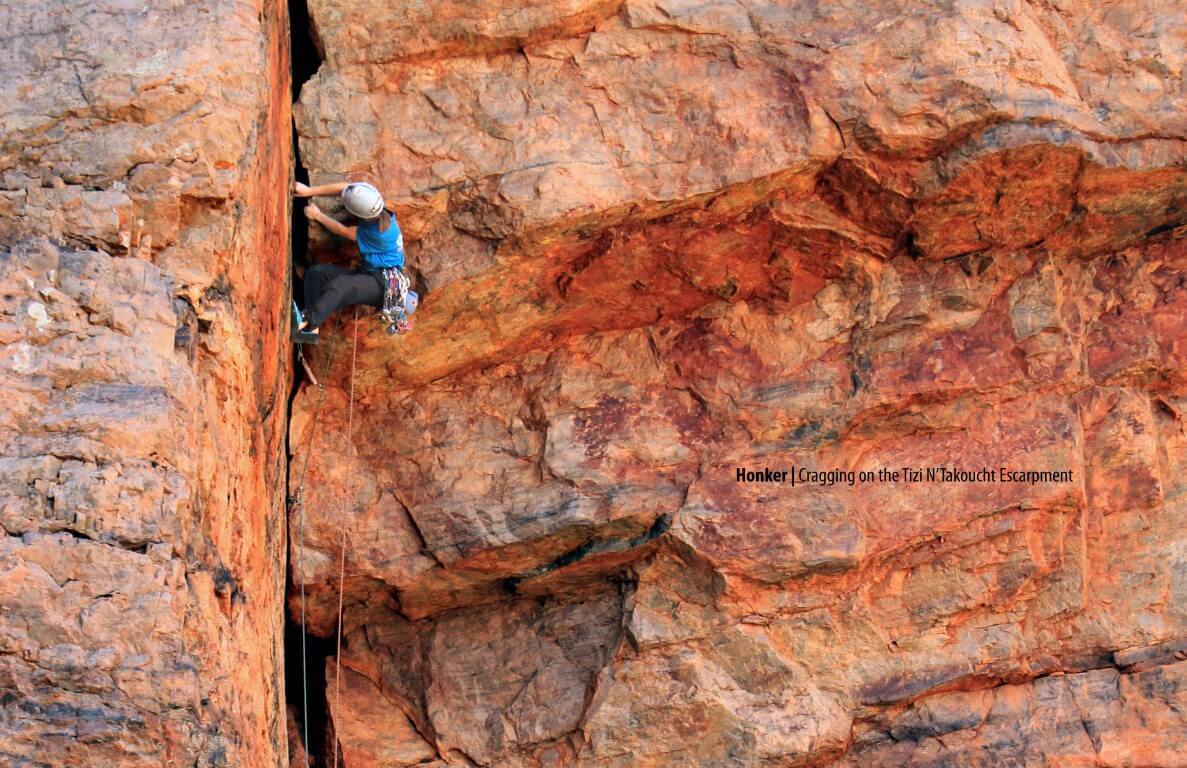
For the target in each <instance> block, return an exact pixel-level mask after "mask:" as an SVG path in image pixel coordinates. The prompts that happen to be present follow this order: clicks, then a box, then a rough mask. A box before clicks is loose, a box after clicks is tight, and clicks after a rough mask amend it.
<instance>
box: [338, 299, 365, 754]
mask: <svg viewBox="0 0 1187 768" xmlns="http://www.w3.org/2000/svg"><path fill="white" fill-rule="evenodd" d="M358 352H359V308H358V307H357V306H356V307H355V308H354V343H353V345H352V346H351V350H350V400H349V401H348V402H349V405H348V406H347V411H346V414H347V415H346V445H347V446H348V447H349V446H351V445H354V364H355V360H356V359H357V358H358ZM348 460H349V461H350V469H349V470H348V471H347V473H346V490H347V494H350V493H353V492H354V465H355V461H354V456H349V457H348ZM349 499H350V496H349V495H348V496H347V498H346V499H345V500H343V502H342V538H341V542H340V547H339V549H340V554H339V556H338V650H337V652H336V653H335V654H334V707H335V709H337V710H338V712H341V711H342V709H341V708H340V707H339V706H338V691H339V689H340V686H339V683H340V682H341V680H342V595H343V592H344V591H345V589H346V521H347V517H346V508H347V506H348V502H349ZM334 768H338V734H337V733H335V734H334Z"/></svg>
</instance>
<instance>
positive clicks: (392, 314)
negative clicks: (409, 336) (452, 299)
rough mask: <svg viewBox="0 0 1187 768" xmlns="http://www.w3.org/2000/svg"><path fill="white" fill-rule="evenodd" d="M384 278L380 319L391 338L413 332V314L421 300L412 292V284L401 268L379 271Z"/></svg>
mask: <svg viewBox="0 0 1187 768" xmlns="http://www.w3.org/2000/svg"><path fill="white" fill-rule="evenodd" d="M379 272H380V274H381V275H382V276H383V285H384V291H383V309H381V310H380V312H379V319H380V320H381V321H382V322H383V327H384V330H386V331H387V334H388V335H389V336H392V335H395V334H397V333H399V334H403V333H407V332H408V331H410V330H412V317H411V315H412V313H413V312H415V311H416V306H417V304H418V303H419V301H420V298H419V297H418V296H417V295H416V291H414V290H412V282H411V281H410V280H409V279H408V277H407V276H406V275H405V274H404V270H402V269H400V268H399V267H391V268H389V269H381V270H379Z"/></svg>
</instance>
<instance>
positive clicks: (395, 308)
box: [293, 181, 417, 344]
mask: <svg viewBox="0 0 1187 768" xmlns="http://www.w3.org/2000/svg"><path fill="white" fill-rule="evenodd" d="M293 194H294V195H295V196H296V197H315V196H318V195H340V196H341V199H342V205H343V207H345V208H346V210H347V211H348V212H350V214H351V215H353V216H354V217H355V218H356V219H358V223H357V224H355V225H353V226H347V225H345V224H342V223H341V222H339V221H336V220H335V219H332V218H330V217H329V216H327V215H326V214H325V213H323V212H322V210H321V209H320V208H318V207H317V206H316V205H314V204H313V203H309V204H308V205H306V206H305V218H307V219H309V220H310V221H316V222H317V223H318V224H321V225H322V226H323V227H325V228H326V229H328V230H330V231H331V232H333V233H334V234H336V235H340V236H342V237H345V238H347V239H349V240H353V241H355V242H356V243H358V247H359V255H360V256H361V257H362V261H361V264H360V266H359V268H358V269H347V268H345V267H339V266H337V265H334V264H314V265H313V266H311V267H309V269H307V270H306V271H305V313H304V314H303V313H302V312H301V310H300V309H298V308H297V305H296V302H293V341H295V342H297V343H299V344H316V343H317V340H318V333H319V331H320V326H321V324H322V323H324V322H325V321H326V318H328V317H329V316H330V315H332V314H333V313H334V312H336V311H337V310H339V309H341V308H342V307H347V306H350V305H352V304H365V305H367V306H372V307H378V308H379V309H380V310H381V312H382V319H383V322H384V325H385V326H386V327H387V331H388V333H403V332H404V331H407V330H408V329H409V328H410V327H411V325H410V322H409V320H408V315H410V314H412V312H414V311H415V309H416V303H417V296H416V293H415V292H413V291H411V290H409V280H408V278H407V277H406V276H405V275H404V271H403V267H404V236H403V234H401V232H400V225H399V224H398V223H397V222H396V215H395V213H393V212H392V211H391V209H390V208H388V207H386V206H385V205H384V202H383V195H381V194H380V193H379V190H378V189H376V188H375V187H373V186H372V185H370V184H367V183H364V182H338V183H334V184H322V185H319V186H316V187H310V186H307V185H305V184H302V183H301V182H299V181H298V182H294V184H293Z"/></svg>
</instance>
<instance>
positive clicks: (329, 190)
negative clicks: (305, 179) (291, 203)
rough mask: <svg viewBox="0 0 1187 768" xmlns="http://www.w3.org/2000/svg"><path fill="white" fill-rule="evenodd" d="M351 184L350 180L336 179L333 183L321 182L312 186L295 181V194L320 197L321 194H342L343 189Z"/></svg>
mask: <svg viewBox="0 0 1187 768" xmlns="http://www.w3.org/2000/svg"><path fill="white" fill-rule="evenodd" d="M349 185H350V182H348V181H336V182H334V183H333V184H319V185H318V186H316V187H311V186H309V185H308V184H302V183H301V182H299V181H294V182H293V194H294V195H295V196H297V197H319V196H321V195H340V194H342V190H344V189H346V188H347V187H348V186H349Z"/></svg>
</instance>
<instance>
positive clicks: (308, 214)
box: [305, 203, 321, 221]
mask: <svg viewBox="0 0 1187 768" xmlns="http://www.w3.org/2000/svg"><path fill="white" fill-rule="evenodd" d="M319 216H321V208H318V207H317V206H316V205H314V204H313V203H310V204H309V205H307V206H305V218H307V219H309V220H310V221H317V219H318V217H319Z"/></svg>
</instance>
